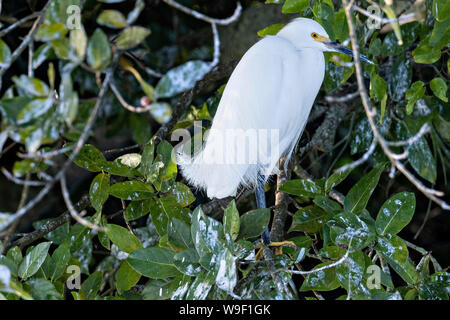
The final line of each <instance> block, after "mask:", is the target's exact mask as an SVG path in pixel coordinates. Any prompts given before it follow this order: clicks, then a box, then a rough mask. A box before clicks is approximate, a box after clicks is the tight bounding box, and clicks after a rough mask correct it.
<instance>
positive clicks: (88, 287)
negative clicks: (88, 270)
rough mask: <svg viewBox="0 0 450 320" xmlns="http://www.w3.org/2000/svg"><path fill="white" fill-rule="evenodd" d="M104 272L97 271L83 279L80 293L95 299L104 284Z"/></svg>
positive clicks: (88, 298) (89, 298) (87, 297)
mask: <svg viewBox="0 0 450 320" xmlns="http://www.w3.org/2000/svg"><path fill="white" fill-rule="evenodd" d="M102 280H103V273H102V272H101V271H95V272H94V273H92V274H91V275H90V276H89V277H88V278H87V279H86V280H84V281H83V283H82V284H81V288H80V294H81V295H82V296H83V297H84V298H85V299H87V300H93V299H94V298H95V296H96V295H97V292H98V290H100V286H101V285H102Z"/></svg>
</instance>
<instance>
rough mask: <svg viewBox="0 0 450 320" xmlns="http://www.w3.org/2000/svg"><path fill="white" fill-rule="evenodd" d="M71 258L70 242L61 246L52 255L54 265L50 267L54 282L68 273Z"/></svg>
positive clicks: (51, 278) (51, 277)
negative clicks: (67, 268)
mask: <svg viewBox="0 0 450 320" xmlns="http://www.w3.org/2000/svg"><path fill="white" fill-rule="evenodd" d="M70 258H71V255H70V247H69V242H64V243H63V244H61V245H60V246H59V247H58V248H57V249H56V250H55V251H54V252H53V255H52V261H53V264H52V265H51V266H50V270H49V271H50V273H49V275H50V280H51V281H52V282H54V281H55V280H58V279H59V277H61V276H62V275H63V274H64V272H65V271H66V267H67V264H68V263H69V260H70Z"/></svg>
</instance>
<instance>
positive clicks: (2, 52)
mask: <svg viewBox="0 0 450 320" xmlns="http://www.w3.org/2000/svg"><path fill="white" fill-rule="evenodd" d="M10 62H11V50H10V49H9V47H8V45H7V44H6V43H5V42H4V41H3V40H2V39H0V67H1V68H4V67H7V66H9V64H10Z"/></svg>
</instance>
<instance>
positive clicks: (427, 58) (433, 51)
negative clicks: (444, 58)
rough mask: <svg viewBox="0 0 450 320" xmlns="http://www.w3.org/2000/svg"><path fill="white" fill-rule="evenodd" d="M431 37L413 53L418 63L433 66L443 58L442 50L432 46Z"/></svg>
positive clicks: (421, 43)
mask: <svg viewBox="0 0 450 320" xmlns="http://www.w3.org/2000/svg"><path fill="white" fill-rule="evenodd" d="M430 38H431V35H430V36H428V37H426V38H425V39H423V40H422V41H421V42H420V43H419V45H418V46H417V48H415V49H414V50H413V52H412V55H413V57H414V61H415V62H416V63H424V64H431V63H435V62H436V61H438V60H439V58H440V57H441V50H440V48H438V47H435V46H432V45H430V43H429V41H430Z"/></svg>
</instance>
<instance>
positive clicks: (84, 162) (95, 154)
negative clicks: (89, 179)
mask: <svg viewBox="0 0 450 320" xmlns="http://www.w3.org/2000/svg"><path fill="white" fill-rule="evenodd" d="M74 162H75V164H77V165H78V166H80V167H82V168H84V169H86V170H89V171H92V172H98V171H101V170H102V169H101V167H99V164H102V163H104V162H106V159H105V157H104V156H103V154H102V153H101V152H100V150H98V149H97V148H96V147H94V146H93V145H90V144H85V145H84V146H83V148H81V150H80V152H79V153H78V154H77V156H76V157H75V160H74Z"/></svg>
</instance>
